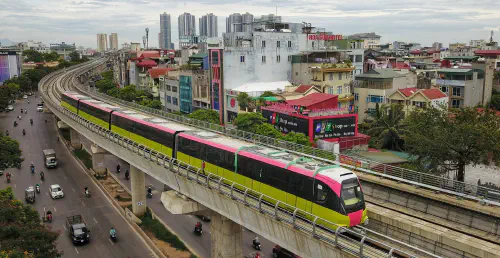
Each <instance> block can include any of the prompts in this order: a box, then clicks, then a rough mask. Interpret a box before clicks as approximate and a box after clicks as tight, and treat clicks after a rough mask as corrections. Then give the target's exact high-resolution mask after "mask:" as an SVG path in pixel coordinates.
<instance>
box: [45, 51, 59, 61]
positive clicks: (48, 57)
mask: <svg viewBox="0 0 500 258" xmlns="http://www.w3.org/2000/svg"><path fill="white" fill-rule="evenodd" d="M43 59H44V60H45V62H53V61H58V60H59V59H61V57H60V56H59V54H58V53H56V52H55V51H52V52H50V53H45V54H43Z"/></svg>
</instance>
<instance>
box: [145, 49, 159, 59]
mask: <svg viewBox="0 0 500 258" xmlns="http://www.w3.org/2000/svg"><path fill="white" fill-rule="evenodd" d="M141 57H143V58H160V53H158V52H157V51H146V52H142V54H141Z"/></svg>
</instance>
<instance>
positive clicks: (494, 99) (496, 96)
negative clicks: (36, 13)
mask: <svg viewBox="0 0 500 258" xmlns="http://www.w3.org/2000/svg"><path fill="white" fill-rule="evenodd" d="M490 107H491V108H493V109H496V110H499V111H500V93H498V92H496V91H493V94H492V95H491V102H490Z"/></svg>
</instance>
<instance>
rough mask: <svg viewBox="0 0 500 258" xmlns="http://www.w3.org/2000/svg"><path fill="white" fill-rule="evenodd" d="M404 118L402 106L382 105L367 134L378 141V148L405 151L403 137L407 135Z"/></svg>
mask: <svg viewBox="0 0 500 258" xmlns="http://www.w3.org/2000/svg"><path fill="white" fill-rule="evenodd" d="M404 116H405V114H404V112H403V106H402V105H397V104H392V105H382V107H380V108H379V110H377V116H376V117H374V120H373V122H371V123H370V127H369V129H368V131H367V133H368V135H370V136H371V137H373V139H374V140H375V141H376V145H377V147H378V148H387V149H391V150H398V151H401V150H403V147H404V141H403V135H405V134H406V126H405V124H404V123H403V120H404Z"/></svg>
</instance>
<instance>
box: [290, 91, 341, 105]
mask: <svg viewBox="0 0 500 258" xmlns="http://www.w3.org/2000/svg"><path fill="white" fill-rule="evenodd" d="M338 97H339V96H338V95H333V94H326V93H313V94H309V95H307V96H305V97H302V98H300V99H294V100H289V101H287V103H288V105H292V106H303V107H308V106H311V105H314V104H317V103H320V102H323V101H325V100H329V99H335V98H338Z"/></svg>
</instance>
